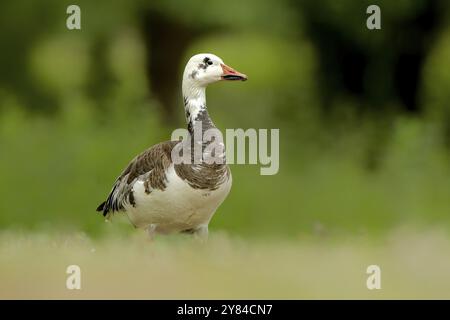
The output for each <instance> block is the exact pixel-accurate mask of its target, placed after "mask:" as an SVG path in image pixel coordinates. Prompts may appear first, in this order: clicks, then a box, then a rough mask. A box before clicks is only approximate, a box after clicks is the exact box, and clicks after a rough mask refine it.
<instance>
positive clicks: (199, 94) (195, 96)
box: [183, 79, 206, 123]
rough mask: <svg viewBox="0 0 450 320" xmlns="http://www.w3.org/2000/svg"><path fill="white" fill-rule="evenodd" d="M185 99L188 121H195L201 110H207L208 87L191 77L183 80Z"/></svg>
mask: <svg viewBox="0 0 450 320" xmlns="http://www.w3.org/2000/svg"><path fill="white" fill-rule="evenodd" d="M183 99H184V108H185V113H186V122H187V123H189V122H192V123H193V122H194V121H195V120H196V119H197V116H198V114H199V113H200V111H203V110H206V88H205V87H201V86H198V85H197V84H195V83H194V82H193V81H190V80H189V79H184V80H183Z"/></svg>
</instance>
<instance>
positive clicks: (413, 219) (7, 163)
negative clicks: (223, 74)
mask: <svg viewBox="0 0 450 320" xmlns="http://www.w3.org/2000/svg"><path fill="white" fill-rule="evenodd" d="M71 4H77V5H79V6H80V7H81V27H82V29H81V30H68V29H67V28H66V19H67V17H68V15H67V14H66V9H67V7H68V6H69V5H71ZM371 4H377V5H379V6H380V8H381V19H382V22H381V23H382V29H381V30H372V31H371V30H368V29H367V28H366V19H367V17H368V15H367V14H366V9H367V7H368V6H369V5H371ZM0 40H1V42H0V195H1V197H0V298H8V299H9V298H41V299H47V298H145V299H148V298H203V299H206V298H235V299H236V298H247V299H248V298H265V299H271V298H310V299H316V298H450V296H449V294H450V277H449V276H448V270H450V256H449V254H448V253H449V252H450V237H449V231H450V228H449V226H450V90H449V89H450V2H449V1H447V0H397V1H391V0H384V1H377V0H371V1H362V0H361V1H356V0H355V1H350V0H339V1H336V0H299V1H294V0H277V1H275V0H270V1H269V0H267V1H258V0H248V1H239V0H227V1H218V0H210V1H200V0H190V1H176V0H145V1H144V0H139V1H126V0H115V1H105V0H100V1H87V0H78V1H70V2H69V1H61V0H40V1H35V2H30V1H25V0H3V1H1V3H0ZM199 52H212V53H215V54H217V55H219V56H220V57H222V58H223V59H224V61H225V62H226V63H227V64H229V65H231V66H233V67H235V68H236V69H237V70H240V71H242V72H245V73H246V74H248V76H249V81H247V82H243V83H219V84H214V85H212V86H210V88H209V89H208V107H209V111H210V114H211V115H212V117H213V119H214V121H215V123H216V125H218V127H219V128H221V129H222V130H224V129H226V128H244V129H247V128H256V129H259V128H269V129H270V128H278V129H280V170H279V173H278V174H277V175H274V176H261V175H260V171H259V170H260V166H258V165H233V166H232V172H233V188H232V191H231V193H230V195H229V197H228V198H227V199H226V201H225V202H224V203H223V205H222V206H221V207H220V208H219V210H218V211H217V213H216V215H215V216H214V218H213V220H212V222H211V224H210V240H209V242H208V243H207V244H206V245H205V246H200V247H199V245H198V244H197V243H195V242H191V241H190V240H189V238H185V237H180V238H178V237H177V236H170V237H158V238H157V239H156V241H155V242H152V243H149V242H148V240H147V239H146V235H145V233H144V232H142V231H137V230H135V229H134V228H133V227H132V226H131V225H130V224H129V223H128V221H127V219H126V218H124V217H123V215H122V216H121V215H117V216H116V217H114V219H113V221H112V223H105V222H104V219H103V217H102V216H101V215H100V214H98V213H97V212H95V209H96V207H97V206H98V204H99V203H100V202H101V201H103V200H104V199H105V197H106V196H107V194H108V192H109V191H110V188H111V185H112V183H113V181H114V180H115V178H116V176H117V175H118V174H119V173H120V172H121V170H122V169H123V168H124V167H125V165H126V164H127V163H128V161H129V160H130V159H131V158H133V157H134V155H136V154H138V153H139V152H141V151H143V150H145V149H146V148H148V147H149V146H151V145H153V144H155V143H157V142H160V141H163V140H168V139H169V137H170V134H171V132H172V130H173V129H175V128H179V127H184V126H185V123H184V118H183V104H182V100H181V92H180V86H181V74H182V70H183V68H184V65H185V63H186V61H187V60H188V59H189V57H190V56H191V55H193V54H196V53H199ZM72 264H76V265H78V266H80V268H81V270H82V290H67V288H66V279H67V277H68V275H67V274H66V268H67V266H69V265H72ZM372 264H376V265H378V266H380V268H381V270H382V278H381V281H382V290H368V289H367V287H366V279H367V277H368V275H367V274H366V268H367V266H369V265H372Z"/></svg>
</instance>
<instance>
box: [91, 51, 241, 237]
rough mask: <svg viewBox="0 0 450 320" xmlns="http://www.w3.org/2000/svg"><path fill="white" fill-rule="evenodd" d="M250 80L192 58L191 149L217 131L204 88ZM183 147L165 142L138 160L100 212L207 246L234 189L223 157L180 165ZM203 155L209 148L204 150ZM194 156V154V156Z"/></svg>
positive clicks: (187, 92) (187, 76)
mask: <svg viewBox="0 0 450 320" xmlns="http://www.w3.org/2000/svg"><path fill="white" fill-rule="evenodd" d="M222 80H223V81H236V80H241V81H245V80H247V76H246V75H245V74H243V73H240V72H238V71H236V70H234V69H233V68H231V67H229V66H227V65H226V64H225V63H224V62H223V60H222V59H221V58H219V57H218V56H216V55H214V54H211V53H202V54H197V55H194V56H193V57H192V58H190V59H189V61H188V63H187V64H186V67H185V69H184V73H183V81H182V93H183V101H184V106H185V116H186V122H187V128H188V132H189V135H190V142H191V143H192V144H200V145H202V146H203V145H204V144H203V142H202V141H198V140H199V139H200V140H201V139H202V135H200V138H199V137H198V135H196V134H194V128H196V126H197V124H201V130H202V132H204V131H205V130H207V129H216V127H215V125H214V123H213V121H212V120H211V118H210V116H209V114H208V109H207V107H206V94H205V91H206V87H207V86H208V85H209V84H211V83H214V82H218V81H222ZM180 143H183V140H179V141H165V142H161V143H158V144H156V145H154V146H152V147H150V148H149V149H147V150H146V151H144V152H142V153H141V154H139V155H138V156H136V157H135V158H134V159H133V160H132V161H131V162H130V163H129V164H128V166H127V167H126V168H125V170H123V172H122V173H121V174H120V176H119V177H118V178H117V179H116V181H115V183H114V184H113V187H112V190H111V192H110V193H109V195H108V197H107V199H106V201H104V202H103V203H101V204H100V205H99V206H98V208H97V211H99V212H102V213H103V216H104V217H105V218H106V219H107V220H109V218H110V217H111V216H112V215H113V214H114V213H116V212H124V213H125V214H126V215H127V217H128V220H129V221H130V223H131V224H132V225H134V226H135V227H136V228H141V229H145V230H147V232H148V234H149V236H150V238H153V237H154V236H155V234H157V233H158V234H168V233H189V234H193V235H194V236H196V237H198V238H200V239H202V240H205V239H207V237H208V225H209V222H210V220H211V218H212V216H213V215H214V213H215V211H216V209H217V208H218V207H219V206H220V204H221V203H222V202H223V201H224V200H225V198H226V197H227V195H228V193H229V192H230V189H231V183H232V177H231V171H230V168H229V167H228V165H227V164H226V161H225V156H224V155H223V161H222V163H220V162H219V163H206V162H205V161H203V162H202V161H201V162H200V163H198V162H197V163H196V162H194V163H178V162H174V161H173V159H172V151H173V150H174V148H175V147H176V146H177V145H178V144H180ZM200 150H201V151H202V153H203V152H205V148H204V147H202V148H201V149H200ZM191 152H193V151H191Z"/></svg>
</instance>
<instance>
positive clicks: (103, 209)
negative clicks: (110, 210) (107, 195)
mask: <svg viewBox="0 0 450 320" xmlns="http://www.w3.org/2000/svg"><path fill="white" fill-rule="evenodd" d="M105 205H106V201H103V202H102V204H100V205H99V206H98V207H97V211H98V212H101V211H103V215H104V216H105V215H106V213H107V212H105V211H106V210H105Z"/></svg>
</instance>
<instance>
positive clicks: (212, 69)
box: [183, 53, 247, 89]
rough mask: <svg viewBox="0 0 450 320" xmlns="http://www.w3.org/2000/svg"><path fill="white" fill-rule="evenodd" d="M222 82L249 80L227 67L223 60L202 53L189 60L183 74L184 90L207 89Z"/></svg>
mask: <svg viewBox="0 0 450 320" xmlns="http://www.w3.org/2000/svg"><path fill="white" fill-rule="evenodd" d="M220 80H241V81H245V80H247V76H246V75H245V74H243V73H240V72H238V71H236V70H234V69H233V68H231V67H229V66H227V65H226V64H225V63H224V62H223V61H222V59H220V58H219V57H218V56H216V55H214V54H211V53H200V54H196V55H195V56H193V57H192V58H191V59H189V61H188V63H187V64H186V68H185V69H184V74H183V89H185V86H187V87H191V88H192V87H197V88H205V87H206V86H207V85H208V84H210V83H214V82H217V81H220Z"/></svg>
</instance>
